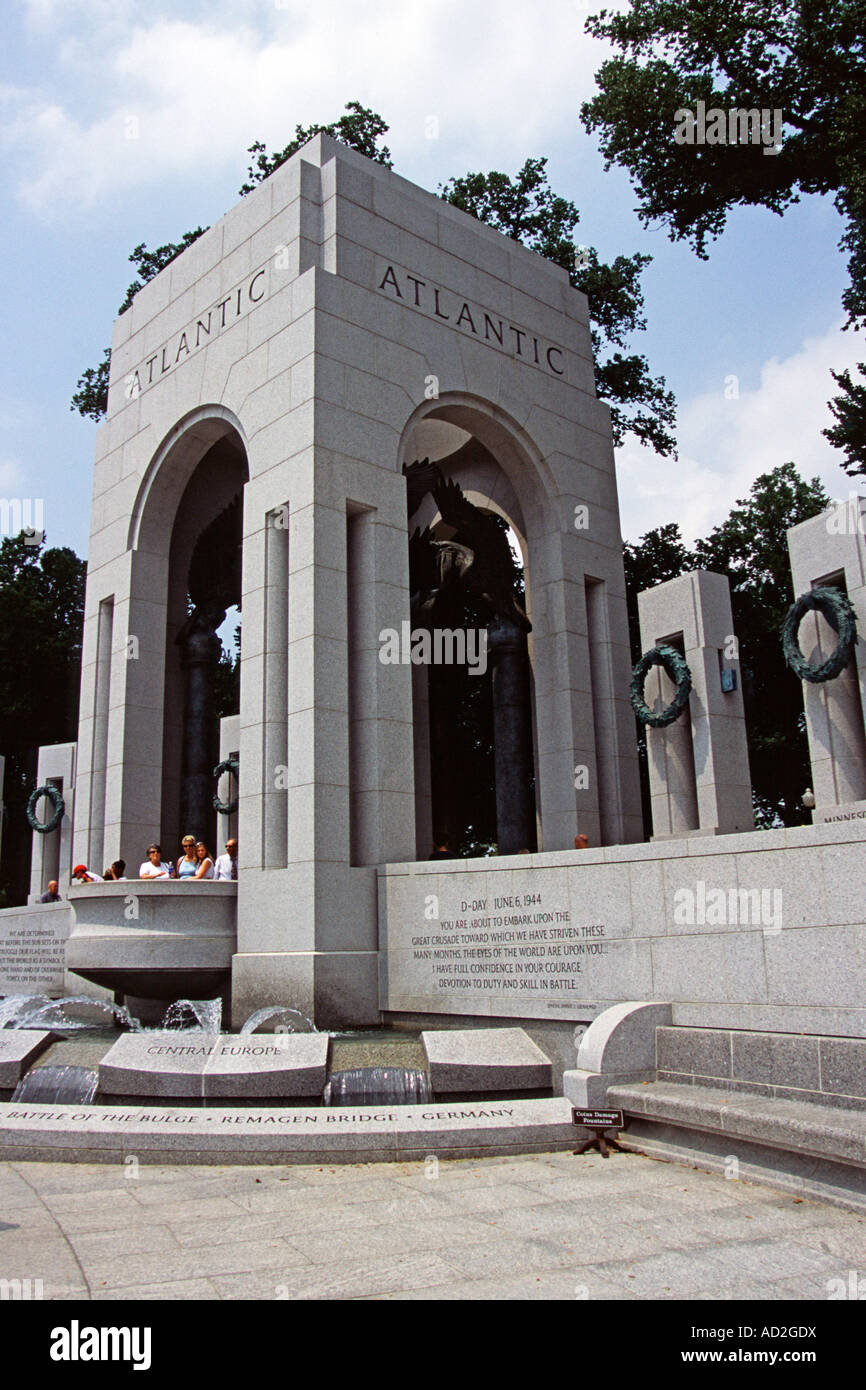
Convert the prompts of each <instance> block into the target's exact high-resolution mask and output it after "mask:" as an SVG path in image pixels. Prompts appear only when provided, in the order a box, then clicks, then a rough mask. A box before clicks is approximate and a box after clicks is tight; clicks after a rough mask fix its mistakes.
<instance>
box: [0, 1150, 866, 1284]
mask: <svg viewBox="0 0 866 1390" xmlns="http://www.w3.org/2000/svg"><path fill="white" fill-rule="evenodd" d="M864 1268H866V1217H864V1216H861V1215H858V1214H855V1213H853V1212H849V1211H844V1210H841V1209H839V1208H836V1207H832V1206H828V1205H825V1204H823V1203H819V1202H813V1201H809V1200H806V1199H802V1200H801V1199H798V1198H796V1197H794V1196H791V1195H789V1194H786V1193H782V1192H779V1191H775V1190H773V1189H770V1188H767V1187H762V1186H759V1185H756V1184H750V1183H746V1182H735V1181H728V1180H726V1179H725V1178H723V1177H721V1176H716V1175H712V1174H709V1173H704V1172H701V1171H698V1170H695V1169H692V1168H688V1167H685V1166H682V1165H679V1164H675V1163H663V1162H657V1161H654V1160H652V1159H649V1158H644V1157H642V1156H639V1155H635V1154H614V1155H613V1156H612V1157H611V1158H610V1159H608V1160H603V1159H602V1158H601V1157H599V1156H598V1155H595V1154H587V1155H584V1156H581V1157H573V1156H572V1155H571V1154H565V1153H560V1154H533V1155H527V1156H524V1157H520V1158H491V1159H484V1160H461V1161H442V1162H439V1163H437V1162H436V1160H435V1159H428V1160H427V1161H426V1162H418V1163H402V1164H370V1165H344V1166H335V1167H315V1166H309V1167H306V1166H285V1167H274V1166H270V1167H204V1166H197V1167H192V1166H189V1167H187V1166H177V1167H155V1166H146V1165H143V1164H142V1165H138V1164H137V1163H136V1162H135V1161H134V1160H132V1159H127V1160H126V1162H125V1164H124V1165H123V1167H120V1166H116V1165H107V1164H98V1165H83V1164H60V1163H27V1162H22V1163H2V1164H0V1279H7V1280H8V1279H16V1278H17V1279H30V1280H37V1279H41V1280H42V1281H43V1297H44V1298H45V1299H81V1298H83V1299H97V1300H101V1299H323V1298H340V1299H349V1298H351V1299H407V1298H411V1299H440V1298H447V1299H570V1300H584V1299H621V1298H626V1299H698V1300H716V1299H720V1300H724V1299H742V1298H754V1299H761V1300H774V1299H791V1298H793V1299H804V1300H819V1301H821V1300H827V1299H828V1297H829V1294H830V1292H831V1290H832V1289H833V1288H839V1287H841V1286H839V1285H835V1286H834V1285H833V1284H832V1282H831V1281H833V1280H842V1281H843V1284H844V1287H845V1288H846V1289H847V1288H848V1287H849V1286H850V1282H851V1279H850V1275H851V1271H862V1270H863V1269H864ZM861 1279H862V1276H861Z"/></svg>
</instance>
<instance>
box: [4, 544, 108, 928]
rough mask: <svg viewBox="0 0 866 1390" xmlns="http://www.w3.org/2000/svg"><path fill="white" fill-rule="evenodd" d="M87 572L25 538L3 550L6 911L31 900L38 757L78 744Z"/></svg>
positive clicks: (73, 558)
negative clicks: (29, 808) (32, 799)
mask: <svg viewBox="0 0 866 1390" xmlns="http://www.w3.org/2000/svg"><path fill="white" fill-rule="evenodd" d="M86 569H87V567H86V565H85V563H84V561H83V560H80V559H79V557H78V556H77V555H76V554H75V552H74V551H73V550H70V549H68V548H66V547H62V548H56V549H45V548H44V542H43V543H40V544H36V545H34V544H32V538H31V540H30V541H29V540H28V538H27V536H26V534H25V533H24V532H22V533H21V534H20V535H18V536H12V537H6V539H4V540H3V542H2V544H0V753H2V754H3V755H4V757H5V758H6V785H5V789H4V801H5V811H6V823H5V825H4V834H3V873H2V878H0V894H2V895H3V898H4V900H5V904H6V905H11V904H16V903H21V902H24V901H26V896H27V890H28V885H29V864H30V837H31V831H30V828H29V827H28V825H27V822H26V820H25V818H24V811H25V808H26V805H27V799H28V797H29V796H30V793H31V792H32V790H33V788H34V786H35V785H36V783H35V778H36V760H37V750H38V749H39V747H40V745H44V744H49V743H65V742H71V741H72V740H73V739H75V737H76V731H77V727H78V693H79V683H80V679H81V628H82V624H83V621H84V581H85V575H86ZM100 868H101V866H100Z"/></svg>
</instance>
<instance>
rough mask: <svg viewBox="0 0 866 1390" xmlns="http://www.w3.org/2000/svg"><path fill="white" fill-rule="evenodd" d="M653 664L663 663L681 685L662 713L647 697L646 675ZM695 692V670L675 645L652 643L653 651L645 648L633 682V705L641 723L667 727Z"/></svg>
mask: <svg viewBox="0 0 866 1390" xmlns="http://www.w3.org/2000/svg"><path fill="white" fill-rule="evenodd" d="M652 666H661V667H663V668H664V670H665V671H667V673H668V675H669V676H670V678H671V680H672V681H673V682H674V684H675V685H676V688H677V691H676V694H675V695H674V698H673V699H672V700H671V703H670V704H669V705H665V707H664V709H662V710H659V712H658V714H654V713H653V711H652V710H651V709H650V707H649V705H648V704H647V703H646V701H645V700H644V697H643V689H644V685H645V683H646V678H647V675H648V674H649V671H650V667H652ZM691 693H692V673H691V671H690V670H689V668H688V666H687V665H686V661H685V658H684V657H682V656H680V653H679V652H678V651H676V650H675V648H673V647H652V648H651V649H650V651H648V652H644V654H643V656H642V657H641V659H640V661H639V662H638V663H637V665H636V666H635V668H634V673H633V675H632V681H631V685H630V686H629V695H630V697H631V703H632V708H633V710H634V712H635V714H636V715H637V717H638V719H639V720H640V722H641V724H644V725H646V726H647V727H649V728H650V729H663V728H664V727H665V725H666V724H673V722H674V720H675V719H679V717H680V715H681V714H682V712H683V710H684V709H685V707H686V705H687V704H688V702H689V696H690V695H691Z"/></svg>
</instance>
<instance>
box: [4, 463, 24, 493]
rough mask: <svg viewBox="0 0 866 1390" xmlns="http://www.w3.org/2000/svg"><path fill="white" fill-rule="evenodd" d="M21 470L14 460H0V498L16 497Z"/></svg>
mask: <svg viewBox="0 0 866 1390" xmlns="http://www.w3.org/2000/svg"><path fill="white" fill-rule="evenodd" d="M20 485H21V469H20V467H19V465H18V464H17V463H16V462H15V460H14V459H0V498H4V497H5V498H11V497H13V496H18V495H19V494H18V489H19V488H20Z"/></svg>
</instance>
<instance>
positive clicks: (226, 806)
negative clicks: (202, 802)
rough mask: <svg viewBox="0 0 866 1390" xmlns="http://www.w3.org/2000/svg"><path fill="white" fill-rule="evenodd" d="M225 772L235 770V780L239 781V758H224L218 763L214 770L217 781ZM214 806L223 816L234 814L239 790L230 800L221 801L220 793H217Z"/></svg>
mask: <svg viewBox="0 0 866 1390" xmlns="http://www.w3.org/2000/svg"><path fill="white" fill-rule="evenodd" d="M224 772H233V773H234V775H235V781H237V776H238V760H237V758H224V759H223V761H222V762H221V763H217V765H216V767H215V768H214V770H213V775H214V777H215V778H216V779H217V781H219V779H220V778H221V777H222V775H223V773H224ZM213 808H214V810H215V811H218V812H219V814H220V815H221V816H233V815H234V813H235V811H236V810H237V809H238V794H237V792H235V794H234V796H233V797H232V798H231V800H230V801H220V799H219V795H218V794H217V795H216V796H214V799H213Z"/></svg>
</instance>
